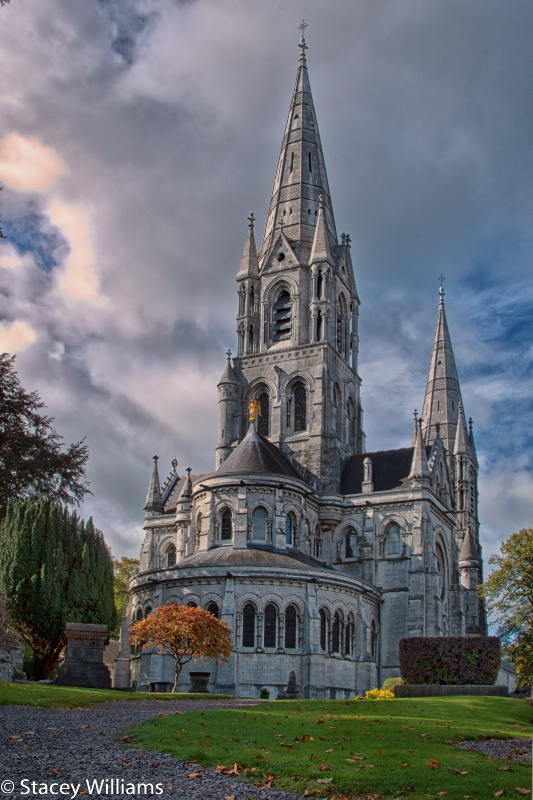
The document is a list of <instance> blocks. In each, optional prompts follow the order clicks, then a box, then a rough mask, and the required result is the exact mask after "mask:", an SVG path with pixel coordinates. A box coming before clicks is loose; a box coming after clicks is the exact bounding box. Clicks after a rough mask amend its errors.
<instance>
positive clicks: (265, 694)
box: [259, 686, 270, 700]
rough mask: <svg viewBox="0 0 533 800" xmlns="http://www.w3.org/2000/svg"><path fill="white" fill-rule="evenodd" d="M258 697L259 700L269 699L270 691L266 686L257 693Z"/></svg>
mask: <svg viewBox="0 0 533 800" xmlns="http://www.w3.org/2000/svg"><path fill="white" fill-rule="evenodd" d="M259 697H260V698H261V700H268V698H269V697H270V689H267V688H266V686H264V687H263V688H262V689H261V691H260V692H259Z"/></svg>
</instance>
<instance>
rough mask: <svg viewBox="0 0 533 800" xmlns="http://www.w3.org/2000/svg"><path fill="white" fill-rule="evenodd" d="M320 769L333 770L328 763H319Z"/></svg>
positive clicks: (324, 770)
mask: <svg viewBox="0 0 533 800" xmlns="http://www.w3.org/2000/svg"><path fill="white" fill-rule="evenodd" d="M318 769H319V770H320V771H321V772H331V767H330V766H329V765H328V764H319V765H318Z"/></svg>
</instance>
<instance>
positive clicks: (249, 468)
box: [215, 422, 299, 478]
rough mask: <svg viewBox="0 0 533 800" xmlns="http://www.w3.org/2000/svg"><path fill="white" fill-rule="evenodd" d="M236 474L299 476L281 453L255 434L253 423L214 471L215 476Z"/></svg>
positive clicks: (262, 437)
mask: <svg viewBox="0 0 533 800" xmlns="http://www.w3.org/2000/svg"><path fill="white" fill-rule="evenodd" d="M238 472H255V473H265V472H268V473H271V474H272V473H274V474H275V475H289V476H290V477H291V478H298V477H299V475H298V473H297V472H296V470H295V469H294V468H293V466H292V465H291V464H290V463H289V461H288V460H287V459H286V458H285V456H284V455H283V453H282V452H281V451H280V450H278V448H277V447H276V446H275V445H273V444H272V442H269V440H268V439H266V438H265V437H264V436H261V434H259V433H257V431H256V429H255V425H254V423H253V422H251V423H250V427H249V428H248V433H247V434H246V436H245V437H244V439H243V440H242V442H241V443H240V444H239V445H238V446H237V447H236V448H235V450H234V451H233V453H231V455H229V456H228V458H227V459H226V460H225V461H224V463H223V464H221V465H220V467H219V468H218V469H217V471H216V473H215V474H216V475H229V474H232V473H238Z"/></svg>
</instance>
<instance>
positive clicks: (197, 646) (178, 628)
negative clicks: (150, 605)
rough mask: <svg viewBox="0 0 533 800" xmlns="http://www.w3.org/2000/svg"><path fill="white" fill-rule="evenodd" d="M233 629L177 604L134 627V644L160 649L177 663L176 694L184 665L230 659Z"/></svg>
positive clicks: (132, 630) (208, 613)
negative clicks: (209, 659)
mask: <svg viewBox="0 0 533 800" xmlns="http://www.w3.org/2000/svg"><path fill="white" fill-rule="evenodd" d="M230 632H231V628H230V626H229V625H228V624H227V623H226V622H222V621H221V620H219V619H217V618H216V617H215V616H214V615H213V614H211V613H210V612H209V611H206V610H205V609H203V608H197V607H194V608H190V607H189V606H180V605H177V604H176V603H167V604H166V605H164V606H159V607H158V608H156V610H155V611H153V612H152V613H151V614H149V615H148V616H147V617H146V619H143V620H139V622H135V623H134V624H133V625H131V627H130V633H131V642H132V644H135V645H139V646H141V647H142V648H143V649H144V648H146V647H156V648H157V649H158V650H159V652H160V653H164V654H165V655H170V656H172V658H174V659H175V661H176V671H175V679H174V687H173V689H172V691H173V692H177V690H178V681H179V677H180V673H181V670H182V669H183V667H184V665H185V664H187V663H188V662H189V661H191V660H192V659H194V660H195V661H196V660H200V661H202V662H205V660H206V659H208V658H212V659H213V660H217V659H219V660H220V661H221V662H222V663H224V662H225V661H227V660H228V658H229V656H230V653H231V638H230Z"/></svg>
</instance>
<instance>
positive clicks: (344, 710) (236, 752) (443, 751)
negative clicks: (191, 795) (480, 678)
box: [129, 697, 533, 800]
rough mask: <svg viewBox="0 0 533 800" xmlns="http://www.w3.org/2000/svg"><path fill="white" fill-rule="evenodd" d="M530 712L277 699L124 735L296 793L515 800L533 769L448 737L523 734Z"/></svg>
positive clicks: (503, 706)
mask: <svg viewBox="0 0 533 800" xmlns="http://www.w3.org/2000/svg"><path fill="white" fill-rule="evenodd" d="M532 718H533V709H532V708H531V706H528V705H527V703H525V702H520V701H518V700H514V699H509V698H502V697H449V698H448V697H447V698H444V697H438V698H421V699H395V700H382V701H368V700H365V701H361V702H359V701H354V700H350V701H328V702H324V701H290V702H289V701H284V702H279V701H278V702H269V703H265V704H263V705H260V706H256V707H254V708H251V709H247V710H235V711H226V710H220V711H209V712H193V713H190V714H187V715H186V716H181V715H179V716H175V715H168V716H165V717H155V718H153V719H151V720H149V721H148V722H146V723H143V724H142V725H139V726H136V727H135V728H133V729H131V730H130V731H129V735H130V736H131V737H132V741H133V742H134V743H135V745H136V746H137V745H138V746H141V747H143V748H150V749H154V750H160V751H163V752H165V753H171V754H172V755H174V756H176V757H177V758H179V759H184V760H186V761H194V762H198V764H199V765H204V766H205V767H211V766H213V765H216V764H220V765H224V766H225V767H227V768H231V767H233V765H234V764H238V765H239V766H238V772H239V774H240V775H243V776H244V777H245V779H246V780H249V781H251V782H253V783H260V782H268V781H272V786H274V787H276V788H283V789H288V790H290V791H293V792H295V793H298V794H303V793H304V792H308V793H309V794H310V795H311V796H320V797H326V796H330V797H331V796H336V797H337V798H347V797H350V798H372V799H373V800H378V798H379V799H382V800H392V799H393V798H402V800H404V799H407V798H410V800H434V798H435V800H436V798H439V797H446V798H447V800H463V798H472V800H489V798H492V797H494V796H496V793H497V792H499V791H500V790H502V789H503V790H505V792H504V795H505V797H517V798H518V797H520V796H521V795H520V793H518V792H517V791H516V788H517V787H518V788H521V789H530V788H531V766H524V765H521V764H518V763H516V762H510V761H507V760H502V759H488V758H487V757H486V756H484V755H482V754H481V753H478V752H474V751H470V750H463V749H459V748H456V747H454V746H453V745H452V744H451V742H454V741H461V740H464V739H484V738H508V737H530V736H531V735H532V733H533V731H532V727H531V725H532V721H533V720H532ZM198 769H199V767H197V766H195V767H191V771H192V772H193V773H194V771H196V770H198ZM191 780H194V778H191ZM504 795H499V796H504ZM529 796H530V797H531V795H529Z"/></svg>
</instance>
